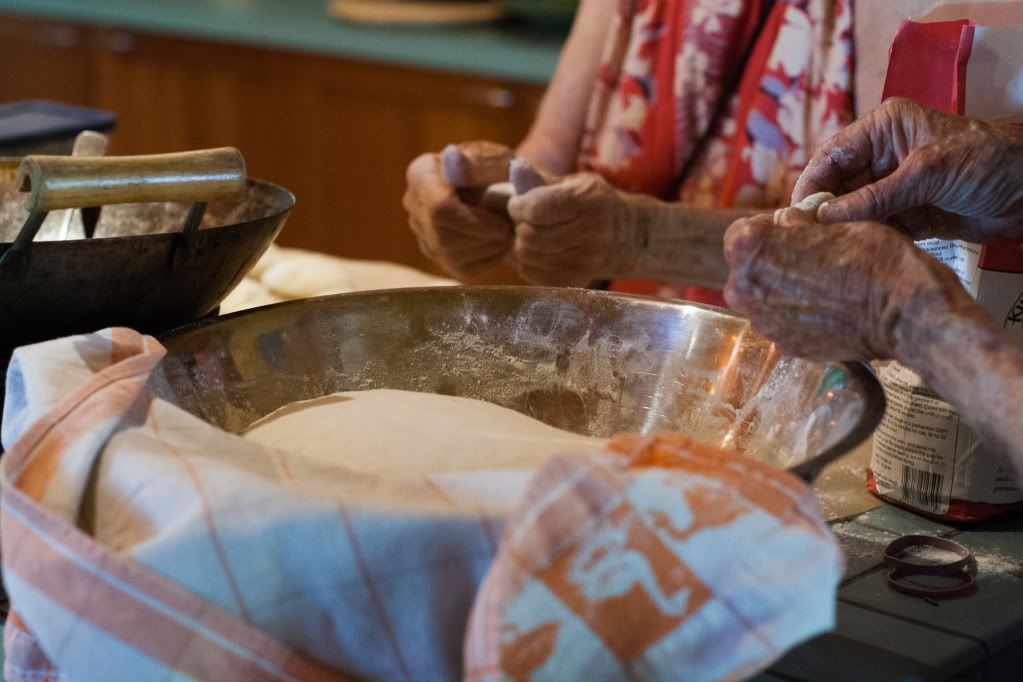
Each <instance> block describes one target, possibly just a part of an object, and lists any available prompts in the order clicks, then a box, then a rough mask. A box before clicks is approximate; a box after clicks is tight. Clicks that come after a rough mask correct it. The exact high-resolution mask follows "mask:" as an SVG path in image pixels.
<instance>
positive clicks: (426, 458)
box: [244, 389, 606, 477]
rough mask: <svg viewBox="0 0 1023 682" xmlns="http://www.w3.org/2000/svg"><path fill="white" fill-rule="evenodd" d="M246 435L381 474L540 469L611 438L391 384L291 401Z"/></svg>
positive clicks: (477, 402)
mask: <svg viewBox="0 0 1023 682" xmlns="http://www.w3.org/2000/svg"><path fill="white" fill-rule="evenodd" d="M244 435H245V437H246V438H249V439H251V440H253V441H256V442H258V443H260V444H262V445H266V446H269V447H273V448H277V449H279V450H284V451H286V452H290V453H292V454H295V455H300V456H303V457H308V458H310V459H316V460H319V461H322V462H326V463H331V464H335V465H339V466H344V467H346V468H348V469H352V470H355V471H359V472H362V473H367V474H374V475H378V476H383V477H410V476H431V475H436V474H443V473H449V472H465V471H481V470H485V469H537V468H539V467H540V466H542V465H543V463H544V462H545V461H547V460H548V459H549V458H550V457H552V456H554V455H562V454H570V455H571V454H580V455H585V454H586V453H587V452H592V451H594V450H600V449H602V448H603V447H604V445H605V443H606V441H605V440H603V439H599V438H587V437H585V436H580V435H577V434H574V433H570V432H568V431H562V430H561V429H556V428H554V427H552V426H548V425H546V424H544V423H542V422H539V421H537V420H535V419H532V418H531V417H527V416H526V415H524V414H521V413H519V412H516V411H514V410H510V409H508V408H505V407H500V406H498V405H494V404H493V403H488V402H486V401H482V400H474V399H471V398H460V397H456V396H447V395H436V394H432V393H417V392H414V391H399V390H391V389H374V390H367V391H350V392H344V393H335V394H333V395H329V396H325V397H323V398H316V399H314V400H306V401H300V402H295V403H291V404H290V405H285V406H284V407H282V408H280V409H278V410H277V411H275V412H273V413H271V414H270V415H268V416H266V417H264V418H262V419H260V420H259V421H257V422H255V423H254V424H252V425H251V426H250V427H249V428H248V429H247V430H246V432H245V434H244Z"/></svg>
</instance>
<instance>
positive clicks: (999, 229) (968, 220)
mask: <svg viewBox="0 0 1023 682" xmlns="http://www.w3.org/2000/svg"><path fill="white" fill-rule="evenodd" d="M1021 176H1023V127H1021V126H1018V125H1014V124H1007V123H1002V124H989V123H983V122H981V121H976V120H972V119H969V118H965V117H962V116H953V115H950V114H944V113H941V112H937V111H934V110H931V109H926V108H924V107H922V106H920V105H918V104H916V103H914V102H912V101H910V100H906V99H900V98H893V99H889V100H886V101H885V102H884V103H883V104H882V105H881V106H879V107H878V108H877V109H875V110H874V111H872V112H871V113H869V114H868V115H867V116H865V117H863V118H861V119H860V120H859V121H857V122H855V123H853V124H852V125H850V126H849V127H847V128H845V129H844V130H842V131H841V132H839V133H838V134H836V135H835V136H834V137H832V138H831V139H830V140H828V141H827V142H826V143H824V144H823V145H822V146H821V147H820V148H818V149H817V151H816V152H815V154H814V155H813V157H812V158H811V159H810V162H809V164H807V167H806V170H805V171H804V172H803V174H802V176H801V177H800V179H799V181H798V182H797V183H796V187H795V190H794V192H793V196H792V198H793V201H794V202H798V201H800V200H802V199H803V198H804V197H807V196H809V195H811V194H814V193H816V192H831V193H833V194H836V195H839V198H838V199H836V200H834V201H830V202H828V203H827V204H826V205H824V206H822V207H821V209H820V215H819V218H820V221H821V222H823V223H841V222H851V221H857V220H874V221H883V222H886V223H889V224H891V225H893V226H895V227H898V228H899V229H901V230H902V231H903V232H905V233H906V234H908V235H910V236H911V237H913V239H924V238H928V237H942V238H947V239H964V240H967V241H972V242H979V243H984V242H989V241H992V240H995V239H999V238H1002V237H1023V183H1021V182H1020V181H1019V178H1020V177H1021Z"/></svg>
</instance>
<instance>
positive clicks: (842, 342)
mask: <svg viewBox="0 0 1023 682" xmlns="http://www.w3.org/2000/svg"><path fill="white" fill-rule="evenodd" d="M725 258H726V259H727V261H728V265H729V267H730V269H731V273H730V276H729V279H728V283H727V285H726V287H725V292H724V293H725V300H726V301H727V302H728V305H729V306H731V307H732V308H733V309H734V310H736V311H737V312H739V313H741V314H743V315H745V316H747V317H748V318H749V319H750V321H751V323H752V326H753V329H754V331H756V332H757V333H759V334H761V335H763V336H766V337H767V338H769V339H771V340H772V341H775V342H776V343H777V345H778V347H779V350H780V351H781V352H783V353H785V354H788V355H796V356H800V357H806V358H811V359H817V360H870V359H887V358H893V357H900V353H902V352H904V351H906V350H907V349H906V348H905V347H904V346H900V341H902V340H903V339H905V338H906V337H907V333H908V330H907V325H914V324H916V323H917V322H918V321H919V320H922V319H925V318H927V317H928V316H933V315H940V314H941V311H942V310H944V309H947V308H951V307H953V306H956V305H961V304H964V305H969V304H970V299H969V296H968V295H967V293H966V291H965V290H964V289H963V287H962V285H961V284H960V283H959V280H958V279H957V278H956V276H955V275H954V274H953V273H952V271H951V270H949V269H948V268H946V267H945V266H943V265H941V264H940V263H938V262H937V261H936V260H934V259H933V258H932V257H931V256H929V255H927V254H926V253H924V252H923V251H922V250H920V249H919V248H917V247H916V246H915V245H914V244H913V242H911V241H910V240H909V238H907V237H906V236H905V235H903V234H900V233H899V232H897V231H895V230H893V229H891V228H889V227H886V226H884V225H880V224H878V223H872V222H852V223H842V224H837V225H831V226H827V227H823V226H819V225H818V224H817V223H815V222H814V221H813V219H812V217H811V216H810V215H809V214H808V213H807V212H805V211H800V210H798V209H789V210H788V211H785V212H784V213H783V214H781V215H780V216H779V219H778V221H777V222H775V220H774V219H773V218H772V216H769V215H763V216H755V217H752V218H745V219H742V220H739V221H736V222H735V223H733V224H732V226H731V227H730V228H729V229H728V232H727V234H726V235H725ZM900 359H901V358H900Z"/></svg>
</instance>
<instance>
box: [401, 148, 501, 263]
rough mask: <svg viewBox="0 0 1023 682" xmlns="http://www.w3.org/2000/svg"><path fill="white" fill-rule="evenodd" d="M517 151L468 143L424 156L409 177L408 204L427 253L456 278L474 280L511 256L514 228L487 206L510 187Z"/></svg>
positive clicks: (412, 225) (412, 166)
mask: <svg viewBox="0 0 1023 682" xmlns="http://www.w3.org/2000/svg"><path fill="white" fill-rule="evenodd" d="M511 160H512V151H511V150H510V149H509V148H508V147H505V146H504V145H499V144H495V143H492V142H468V143H465V144H461V145H458V146H451V147H449V148H447V149H445V150H444V151H443V152H442V153H440V154H423V155H422V156H420V157H418V158H417V159H415V160H414V161H413V162H412V163H411V164H410V165H409V167H408V171H407V173H406V179H407V183H408V184H407V189H406V191H405V197H404V200H403V204H404V206H405V210H406V211H408V215H409V227H410V228H411V229H412V232H413V233H414V234H415V236H416V239H417V240H418V242H419V248H420V249H422V251H423V253H425V254H426V255H427V256H429V257H430V258H431V259H433V260H434V262H436V263H437V264H438V265H440V266H441V267H442V268H444V270H445V271H447V272H448V273H449V274H450V275H452V276H454V277H460V278H465V277H471V276H473V275H477V274H479V273H481V272H484V271H485V270H488V269H490V268H492V267H494V266H496V265H497V264H499V263H500V262H501V260H502V259H503V258H504V257H505V256H506V255H507V254H508V253H509V252H510V251H511V248H512V240H513V233H514V232H513V226H512V223H511V221H510V220H509V219H508V216H507V214H506V213H505V212H504V210H503V207H500V208H494V207H490V206H488V205H487V203H486V202H485V201H484V196H485V195H484V193H485V190H486V188H487V187H489V186H490V185H492V184H495V183H499V182H503V181H506V180H507V179H508V169H509V165H510V163H511Z"/></svg>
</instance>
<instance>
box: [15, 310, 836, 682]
mask: <svg viewBox="0 0 1023 682" xmlns="http://www.w3.org/2000/svg"><path fill="white" fill-rule="evenodd" d="M164 352H165V351H164V349H163V348H162V347H161V346H160V344H159V343H158V342H156V341H155V340H154V339H152V338H149V337H144V336H141V335H139V334H137V333H135V332H132V331H130V330H124V329H113V330H106V331H103V332H99V333H96V334H91V335H84V336H78V337H71V338H67V339H60V340H56V341H50V342H47V343H43V344H38V345H36V346H31V347H27V348H22V349H19V350H18V351H16V353H15V357H14V360H13V363H12V366H11V371H10V374H9V381H8V401H7V405H6V408H5V414H4V432H3V438H4V443H5V445H6V446H8V452H7V453H6V454H5V455H4V457H3V459H2V460H0V490H2V498H0V533H2V535H0V542H2V556H3V566H4V578H5V582H6V585H7V588H8V591H9V593H10V596H11V603H12V609H13V614H12V617H11V618H10V620H9V621H8V625H7V627H6V628H5V654H6V655H5V662H4V663H5V676H6V679H8V680H12V681H17V680H35V681H37V682H38V680H49V679H53V680H56V679H63V677H62V676H65V677H71V678H81V679H109V680H115V679H132V680H143V681H144V680H163V679H168V678H170V677H175V678H177V677H183V678H192V679H246V680H271V679H283V680H344V679H383V680H416V681H417V682H418V681H420V680H449V679H458V678H460V677H463V676H464V678H465V679H469V680H497V679H501V680H504V679H515V680H519V679H528V680H537V681H540V680H555V679H558V680H563V679H570V678H571V679H588V680H625V679H635V678H636V677H637V676H638V677H640V678H642V679H652V680H657V679H665V680H667V679H681V680H727V679H740V678H741V677H743V676H746V675H749V674H751V673H753V672H755V671H757V670H760V669H762V668H763V667H765V666H766V665H768V664H769V663H770V662H771V661H773V660H774V659H775V658H777V657H778V656H779V655H780V654H781V653H782V652H784V651H785V650H786V649H788V648H789V647H791V646H794V645H795V644H797V643H798V642H800V641H802V640H804V639H806V638H807V637H810V636H812V635H814V634H816V633H819V632H821V631H824V630H826V629H829V628H830V627H831V626H832V625H833V621H834V597H835V590H836V586H837V583H838V580H839V578H840V576H841V572H842V559H841V555H840V552H839V550H838V548H837V545H836V543H835V541H834V539H833V538H832V537H831V535H830V533H829V532H828V530H827V527H826V526H825V525H824V524H823V522H822V521H821V519H820V515H819V512H818V510H817V508H816V502H815V500H814V497H813V495H812V493H811V492H810V491H809V490H808V489H807V488H806V487H805V486H804V485H803V484H802V483H801V482H799V481H798V480H797V479H795V478H794V477H792V476H790V475H788V474H787V473H785V472H782V471H779V470H777V469H773V468H771V467H768V466H766V465H764V464H760V463H757V462H753V461H751V460H748V459H745V458H743V457H741V456H738V455H735V454H733V453H728V452H724V451H721V450H717V449H715V448H712V447H709V446H705V445H700V444H697V443H693V442H691V441H689V440H688V439H685V438H683V437H680V436H673V435H660V436H644V437H639V436H625V437H620V438H617V439H615V440H614V441H613V442H612V444H611V446H610V447H609V449H608V450H606V451H600V452H594V453H592V456H590V457H586V458H579V457H573V458H557V457H556V458H554V459H552V460H550V461H549V462H548V464H546V465H545V466H544V467H543V468H541V469H540V470H539V471H530V472H523V474H524V476H519V477H517V478H516V477H515V476H514V474H510V473H509V472H507V471H503V472H495V474H494V475H495V481H496V482H489V484H492V485H500V481H506V480H512V479H515V480H517V481H520V482H521V481H522V480H526V481H527V482H526V484H525V485H524V487H523V488H522V490H523V492H522V494H521V495H519V496H518V497H517V499H516V501H515V503H514V504H513V505H512V506H511V511H510V512H509V513H506V514H505V513H502V514H498V513H483V512H480V511H479V508H478V496H477V497H476V498H475V501H474V497H473V494H472V490H471V489H470V488H472V487H473V486H475V485H477V484H476V483H474V481H479V480H480V479H479V477H481V476H482V477H484V478H486V473H485V472H484V473H481V472H472V474H471V475H470V476H468V477H466V478H465V480H461V481H459V480H457V479H458V474H454V475H453V474H450V473H448V474H445V475H444V477H443V478H441V477H438V480H436V481H434V480H431V479H429V478H424V477H410V478H387V479H384V478H378V477H374V476H369V475H366V474H364V473H358V472H354V471H350V470H347V469H346V468H345V467H344V466H343V461H344V457H343V453H339V457H338V463H337V464H336V465H335V464H332V463H330V462H323V461H313V460H308V459H303V458H302V457H300V456H296V455H294V454H292V453H289V452H285V451H281V450H274V449H270V448H265V447H263V446H260V445H259V444H257V443H254V442H251V441H248V440H246V439H244V438H241V437H238V436H234V435H231V434H228V433H226V432H224V431H221V430H219V429H216V428H214V427H213V426H211V425H209V424H206V423H205V422H202V421H201V420H199V419H197V418H195V417H193V416H192V415H190V414H188V413H186V412H184V411H182V410H181V409H179V408H177V407H176V406H174V405H171V404H169V403H167V402H165V401H162V400H159V399H156V398H154V397H153V396H152V395H151V394H150V393H149V392H148V390H147V388H146V386H147V381H148V379H149V375H150V373H151V372H152V371H153V370H154V369H155V368H156V367H157V365H158V363H159V362H160V359H161V358H162V357H163V354H164ZM481 456H485V453H481ZM487 484H488V482H487V481H482V482H480V483H479V485H482V486H483V487H485V486H486V485H487ZM518 485H521V483H519V484H518ZM463 489H464V490H465V491H466V493H465V494H464V495H463V494H460V493H459V492H458V491H459V490H463ZM470 614H471V617H470Z"/></svg>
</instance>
